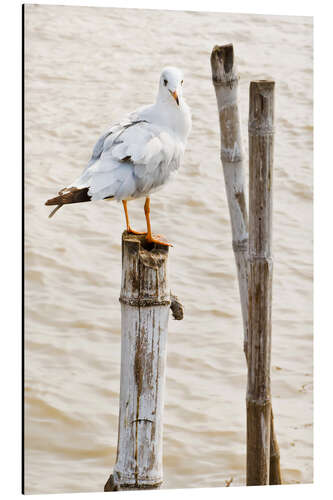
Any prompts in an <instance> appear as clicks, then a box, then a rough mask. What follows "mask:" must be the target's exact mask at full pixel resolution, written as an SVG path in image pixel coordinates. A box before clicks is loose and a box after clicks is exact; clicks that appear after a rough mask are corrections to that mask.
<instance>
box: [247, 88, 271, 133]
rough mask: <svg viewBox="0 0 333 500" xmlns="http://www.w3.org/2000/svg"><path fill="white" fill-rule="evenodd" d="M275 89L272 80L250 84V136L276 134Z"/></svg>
mask: <svg viewBox="0 0 333 500" xmlns="http://www.w3.org/2000/svg"><path fill="white" fill-rule="evenodd" d="M274 88H275V82H273V81H271V80H257V81H253V82H251V83H250V107H249V134H250V135H270V134H273V133H274Z"/></svg>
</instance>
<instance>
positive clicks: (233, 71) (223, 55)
mask: <svg viewBox="0 0 333 500" xmlns="http://www.w3.org/2000/svg"><path fill="white" fill-rule="evenodd" d="M210 62H211V67H212V79H213V83H214V85H222V86H228V87H233V85H234V84H235V83H238V79H239V77H238V74H237V68H236V65H235V61H234V47H233V45H232V43H227V44H225V45H215V47H214V48H213V50H212V53H211V58H210Z"/></svg>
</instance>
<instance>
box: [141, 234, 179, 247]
mask: <svg viewBox="0 0 333 500" xmlns="http://www.w3.org/2000/svg"><path fill="white" fill-rule="evenodd" d="M146 241H148V243H157V244H158V245H164V246H167V247H173V245H172V244H171V243H169V242H168V241H167V239H166V238H165V236H163V235H162V234H155V235H154V236H153V235H151V236H148V235H147V238H146Z"/></svg>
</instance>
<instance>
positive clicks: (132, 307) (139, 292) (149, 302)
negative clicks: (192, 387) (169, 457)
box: [104, 231, 181, 491]
mask: <svg viewBox="0 0 333 500" xmlns="http://www.w3.org/2000/svg"><path fill="white" fill-rule="evenodd" d="M167 258H168V247H166V246H162V245H154V248H153V249H152V250H149V249H147V248H146V243H145V236H138V235H133V234H128V233H127V232H126V231H125V232H124V233H123V237H122V284H121V295H120V299H119V300H120V302H121V373H120V411H119V429H118V447H117V459H116V464H115V466H114V469H113V474H111V476H110V478H109V479H108V481H107V483H106V485H105V487H104V491H117V490H128V489H152V488H159V487H160V485H161V483H162V480H163V471H162V432H163V424H162V416H163V407H164V386H165V364H166V341H167V333H168V317H169V309H170V292H169V289H168V280H167ZM173 301H176V303H177V304H178V307H181V304H180V303H179V302H177V299H176V297H173ZM177 304H176V305H177Z"/></svg>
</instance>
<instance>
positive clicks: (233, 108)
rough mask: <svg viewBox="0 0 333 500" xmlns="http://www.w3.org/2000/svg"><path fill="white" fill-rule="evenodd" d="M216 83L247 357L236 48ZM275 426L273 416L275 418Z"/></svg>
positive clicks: (274, 480)
mask: <svg viewBox="0 0 333 500" xmlns="http://www.w3.org/2000/svg"><path fill="white" fill-rule="evenodd" d="M211 67H212V79H213V84H214V89H215V93H216V100H217V107H218V111H219V120H220V133H221V134H220V135H221V161H222V166H223V172H224V179H225V187H226V193H227V199H228V206H229V212H230V221H231V230H232V240H233V241H232V246H233V250H234V255H235V260H236V266H237V274H238V286H239V293H240V298H241V309H242V317H243V328H244V353H245V357H246V359H247V346H248V275H247V272H248V270H247V257H248V218H247V208H246V199H245V187H244V186H245V180H244V167H243V161H244V154H243V148H242V139H241V127H240V113H239V106H238V80H239V76H238V71H237V67H236V64H235V61H234V49H233V45H232V44H226V45H222V46H215V47H214V49H213V51H212V54H211ZM271 418H272V422H273V414H272V417H271ZM270 471H271V478H270V484H281V473H280V453H279V447H278V443H277V440H276V437H275V434H274V432H272V434H271V465H270Z"/></svg>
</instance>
